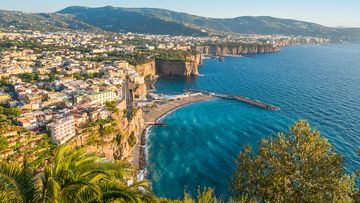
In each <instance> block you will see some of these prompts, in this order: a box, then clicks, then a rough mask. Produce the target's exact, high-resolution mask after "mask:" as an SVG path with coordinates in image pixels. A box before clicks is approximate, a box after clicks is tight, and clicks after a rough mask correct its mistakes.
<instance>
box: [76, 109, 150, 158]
mask: <svg viewBox="0 0 360 203" xmlns="http://www.w3.org/2000/svg"><path fill="white" fill-rule="evenodd" d="M113 119H114V120H113V121H114V122H115V125H114V123H109V124H106V125H104V126H99V125H96V126H93V127H90V128H85V129H81V130H79V132H78V134H79V135H78V136H77V137H76V139H74V140H72V145H73V146H74V147H75V146H82V147H84V149H86V151H88V152H93V153H97V154H100V155H102V156H103V157H105V158H106V159H107V160H126V161H129V162H131V161H132V159H133V158H134V157H132V156H133V151H134V146H131V145H130V143H129V137H130V135H134V136H135V137H139V135H140V133H141V132H142V128H143V127H144V118H143V111H142V110H141V109H138V110H136V111H135V112H133V115H132V117H131V119H128V118H126V117H123V112H122V111H121V112H118V113H116V114H114V115H113ZM107 127H109V128H111V129H112V130H105V128H107ZM138 142H140V140H136V143H135V145H136V144H137V143H138Z"/></svg>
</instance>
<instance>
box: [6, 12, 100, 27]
mask: <svg viewBox="0 0 360 203" xmlns="http://www.w3.org/2000/svg"><path fill="white" fill-rule="evenodd" d="M9 27H14V28H18V29H33V30H41V31H56V30H64V29H76V30H88V31H90V30H94V29H95V30H98V29H96V28H94V27H93V26H91V25H89V24H86V23H84V22H81V21H78V20H75V19H74V16H72V15H68V14H52V13H50V14H48V13H23V12H18V11H5V10H0V28H9Z"/></svg>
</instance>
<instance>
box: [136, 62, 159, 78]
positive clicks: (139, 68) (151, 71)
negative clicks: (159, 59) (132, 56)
mask: <svg viewBox="0 0 360 203" xmlns="http://www.w3.org/2000/svg"><path fill="white" fill-rule="evenodd" d="M134 68H135V71H136V72H137V73H139V74H141V75H142V76H154V75H156V67H155V60H151V61H149V62H147V63H144V64H138V65H136V66H135V67H134Z"/></svg>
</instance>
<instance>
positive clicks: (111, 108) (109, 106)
mask: <svg viewBox="0 0 360 203" xmlns="http://www.w3.org/2000/svg"><path fill="white" fill-rule="evenodd" d="M116 105H117V103H116V101H107V102H105V106H106V108H107V109H108V110H109V111H111V112H113V113H117V112H119V110H118V108H117V107H116Z"/></svg>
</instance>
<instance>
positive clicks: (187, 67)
mask: <svg viewBox="0 0 360 203" xmlns="http://www.w3.org/2000/svg"><path fill="white" fill-rule="evenodd" d="M201 62H202V60H201V54H200V53H196V54H192V55H189V56H187V57H186V59H184V60H166V59H155V64H156V74H158V75H161V76H194V75H198V74H199V71H198V67H199V65H200V64H201Z"/></svg>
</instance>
